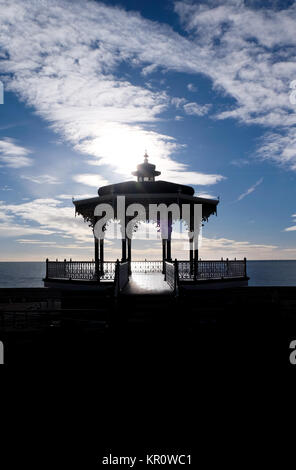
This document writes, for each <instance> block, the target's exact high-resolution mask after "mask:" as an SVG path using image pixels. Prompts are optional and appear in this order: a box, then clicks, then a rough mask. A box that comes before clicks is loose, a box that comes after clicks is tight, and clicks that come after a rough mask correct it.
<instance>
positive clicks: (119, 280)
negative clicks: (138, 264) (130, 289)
mask: <svg viewBox="0 0 296 470" xmlns="http://www.w3.org/2000/svg"><path fill="white" fill-rule="evenodd" d="M128 281H129V262H128V261H121V262H120V261H119V260H117V261H116V264H115V277H114V297H118V296H119V294H120V292H121V291H122V289H124V287H125V286H126V284H127V283H128Z"/></svg>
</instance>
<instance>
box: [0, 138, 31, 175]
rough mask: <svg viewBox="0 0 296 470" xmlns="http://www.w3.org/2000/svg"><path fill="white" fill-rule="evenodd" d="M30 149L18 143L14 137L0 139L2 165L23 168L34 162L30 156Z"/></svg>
mask: <svg viewBox="0 0 296 470" xmlns="http://www.w3.org/2000/svg"><path fill="white" fill-rule="evenodd" d="M30 153H31V152H30V150H28V149H26V148H25V147H22V146H20V145H18V144H17V143H16V141H15V140H14V139H10V138H8V137H6V138H4V139H1V140H0V166H7V167H10V168H23V167H26V166H30V165H32V163H33V160H32V158H29V157H28V156H27V155H29V154H30Z"/></svg>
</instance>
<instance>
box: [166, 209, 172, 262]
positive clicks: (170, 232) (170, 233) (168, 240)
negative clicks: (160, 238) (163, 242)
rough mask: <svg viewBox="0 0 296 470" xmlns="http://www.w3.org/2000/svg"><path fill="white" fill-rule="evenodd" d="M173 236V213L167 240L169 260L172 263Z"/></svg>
mask: <svg viewBox="0 0 296 470" xmlns="http://www.w3.org/2000/svg"><path fill="white" fill-rule="evenodd" d="M171 236H172V213H171V212H170V213H169V217H168V239H167V253H166V255H167V260H168V261H172V244H171Z"/></svg>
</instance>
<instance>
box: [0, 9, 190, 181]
mask: <svg viewBox="0 0 296 470" xmlns="http://www.w3.org/2000/svg"><path fill="white" fill-rule="evenodd" d="M2 4H3V8H2V12H1V18H0V22H1V23H2V28H3V31H4V32H5V34H3V35H2V37H1V40H0V46H1V49H2V50H3V52H4V53H5V57H6V60H3V61H1V69H2V73H3V76H4V77H5V76H6V77H9V79H8V78H6V87H7V89H8V90H9V91H13V92H14V93H17V95H18V96H19V97H20V98H21V99H22V100H23V101H25V102H26V103H27V104H28V105H29V106H31V107H33V108H35V109H36V111H37V113H38V114H39V115H40V116H41V117H42V118H43V119H45V120H46V121H48V122H50V124H51V126H52V128H53V129H54V130H55V131H56V132H58V133H59V134H60V135H61V136H62V137H63V139H64V140H66V141H67V142H69V143H70V144H72V145H73V147H74V149H75V150H77V151H79V152H82V153H84V154H86V155H88V156H91V157H93V158H94V159H95V160H96V161H98V162H100V163H101V164H106V165H109V166H111V169H112V170H113V171H114V172H116V173H118V174H119V175H121V176H122V177H124V178H125V177H126V176H127V175H128V174H129V172H130V171H131V170H132V169H133V168H134V166H135V165H136V164H137V163H138V162H139V157H140V155H141V154H142V153H143V149H145V147H147V148H148V149H149V152H150V153H151V156H152V158H153V161H154V163H156V164H157V165H158V167H159V168H160V169H161V170H164V171H169V169H171V170H173V171H174V172H175V173H174V174H175V175H176V174H177V173H178V172H181V173H182V172H184V174H183V180H184V179H185V173H186V174H187V177H190V176H191V175H194V172H186V170H187V169H188V168H187V165H183V166H182V167H180V165H179V164H178V162H177V161H176V160H175V159H173V154H175V153H177V152H178V151H179V150H180V149H182V145H181V144H180V143H178V142H177V141H176V140H174V139H173V138H172V137H171V136H168V135H162V134H160V133H158V132H156V131H152V130H151V126H150V125H151V123H156V122H157V121H158V120H159V119H160V115H161V113H162V112H163V111H166V110H167V109H168V108H169V107H170V106H171V101H170V97H169V96H168V95H167V93H166V92H164V91H153V90H152V89H148V88H147V87H144V86H140V85H134V84H133V83H131V81H128V79H123V78H122V74H120V76H119V77H118V75H117V74H118V69H119V67H120V65H121V64H122V63H124V64H127V65H128V66H131V67H134V68H138V69H140V71H144V72H143V73H144V74H145V73H146V74H147V73H151V72H152V71H153V70H155V69H156V68H157V67H162V68H163V69H164V68H166V67H167V68H173V69H175V68H177V69H178V70H180V71H184V69H185V70H186V69H188V70H189V69H191V70H192V67H190V68H189V67H188V66H187V65H186V62H188V63H189V62H190V61H191V60H192V58H191V57H192V50H191V43H190V41H187V40H186V39H184V38H182V37H181V36H180V35H178V34H177V33H175V32H174V31H173V30H172V29H170V28H169V27H167V26H162V25H159V24H158V23H156V22H152V21H149V20H145V19H143V18H142V17H141V16H140V15H139V14H136V13H133V12H125V11H124V10H123V9H119V8H116V7H110V6H106V5H105V4H103V3H97V2H84V1H83V2H82V1H76V2H74V3H73V2H70V1H66V0H59V1H58V0H51V1H49V0H44V1H43V2H42V3H38V2H33V1H28V2H22V1H21V0H15V1H14V2H13V4H12V3H11V2H9V1H8V0H6V1H5V0H4V1H3V2H2ZM44 11H46V15H45V16H44ZM15 18H17V19H18V21H16V20H15ZM184 48H185V49H186V50H185V58H184V55H183V54H184ZM164 51H165V53H164ZM5 74H6V75H5ZM150 149H153V151H152V150H150ZM186 183H189V184H190V183H192V181H191V180H189V179H186Z"/></svg>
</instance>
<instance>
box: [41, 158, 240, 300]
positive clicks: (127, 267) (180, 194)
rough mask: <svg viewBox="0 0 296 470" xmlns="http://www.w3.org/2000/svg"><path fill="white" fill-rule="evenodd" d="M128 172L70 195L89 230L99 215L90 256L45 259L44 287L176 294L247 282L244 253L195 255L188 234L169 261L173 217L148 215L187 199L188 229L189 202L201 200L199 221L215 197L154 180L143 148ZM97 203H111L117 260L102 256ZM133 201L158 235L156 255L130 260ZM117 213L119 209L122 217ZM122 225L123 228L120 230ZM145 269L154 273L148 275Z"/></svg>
mask: <svg viewBox="0 0 296 470" xmlns="http://www.w3.org/2000/svg"><path fill="white" fill-rule="evenodd" d="M132 174H133V175H134V176H136V177H137V181H127V182H124V183H118V184H111V185H108V186H103V187H101V188H99V190H98V196H97V197H93V198H88V199H82V200H74V201H73V203H74V205H75V209H76V213H77V214H79V215H82V216H83V218H84V220H85V222H87V223H88V224H89V225H90V227H91V228H92V230H93V233H94V235H95V233H96V230H94V228H95V226H96V224H97V222H98V221H100V220H101V222H102V223H103V222H104V225H103V231H102V233H101V235H100V238H97V236H96V235H95V236H94V260H93V261H72V260H69V261H67V260H64V261H58V260H56V261H49V260H46V277H45V279H44V284H45V286H46V287H63V288H79V289H94V288H95V289H100V290H104V289H107V288H110V289H111V290H112V292H113V293H114V295H115V296H117V295H119V294H120V293H142V292H143V293H145V292H147V291H150V292H157V293H160V292H163V293H165V292H166V291H171V292H173V293H175V294H178V292H179V290H183V291H186V290H187V289H200V288H208V287H210V288H213V287H215V288H216V287H218V288H219V287H220V288H221V287H233V286H242V285H247V282H248V278H247V273H246V259H244V260H236V259H235V260H228V259H226V260H223V259H221V260H211V261H209V260H207V261H204V260H201V259H199V256H198V242H197V240H195V241H194V240H193V239H192V238H190V239H189V240H188V252H189V256H188V260H177V259H175V260H174V261H173V260H172V250H171V235H172V225H173V223H174V222H175V220H174V217H173V215H172V212H170V211H168V212H167V217H166V218H165V219H163V218H162V217H161V213H160V211H156V218H155V220H151V219H149V207H151V204H153V205H160V204H164V205H165V206H166V207H169V206H171V204H176V205H177V206H178V207H179V209H180V214H182V208H183V207H184V205H187V207H190V217H189V222H188V224H187V228H188V229H189V230H190V231H191V232H192V231H193V230H194V219H193V217H194V206H195V205H197V204H199V205H201V207H202V221H203V222H205V221H208V218H209V217H210V216H211V215H212V214H216V208H217V205H218V203H219V201H218V200H216V199H207V198H201V197H197V196H194V189H193V188H192V187H190V186H184V185H181V184H176V183H171V182H168V181H155V177H156V176H159V175H160V172H159V171H156V169H155V165H152V164H151V163H149V162H148V155H147V154H145V156H144V162H143V163H141V164H139V165H138V166H137V171H135V172H133V173H132ZM120 196H124V197H120ZM100 204H106V205H108V206H109V207H112V209H113V211H114V219H115V220H117V222H118V223H119V224H118V226H119V227H120V229H121V230H122V231H123V232H122V240H121V243H122V256H121V260H117V261H105V259H104V238H105V237H104V230H105V229H106V225H107V223H108V218H107V220H106V217H105V216H106V212H102V213H100V214H99V215H95V209H96V207H97V206H98V205H100ZM119 204H124V207H121V208H120V207H118V205H119ZM135 204H137V205H138V204H141V206H142V207H144V208H145V215H142V218H141V221H143V222H154V223H156V224H157V227H158V230H159V232H160V235H161V239H162V240H161V241H162V260H159V261H146V260H145V261H133V262H132V234H133V233H134V232H135V231H136V230H137V224H135V225H132V229H131V228H130V225H131V224H129V226H128V223H129V222H131V221H132V219H134V217H135V214H137V212H136V213H134V212H132V215H129V212H126V209H127V208H128V207H130V208H132V209H135V210H136V211H137V209H136V206H135ZM131 205H133V206H131ZM101 207H104V206H101ZM120 209H121V210H120ZM122 209H123V210H122ZM96 213H97V212H96ZM118 214H124V217H123V220H121V218H122V216H120V217H121V218H120V217H119V215H118ZM103 217H104V219H102V218H103ZM110 218H111V216H110ZM112 218H113V217H112ZM138 222H139V221H138ZM188 225H189V226H188ZM127 227H129V230H126V229H127ZM136 273H142V274H145V275H146V277H143V275H142V277H141V282H140V285H139V283H138V286H137V285H136V284H135V277H136ZM151 273H154V274H157V276H156V277H155V276H154V277H152V276H151V275H150V274H151ZM149 275H150V278H149V277H148V276H149ZM129 280H131V282H129Z"/></svg>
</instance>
